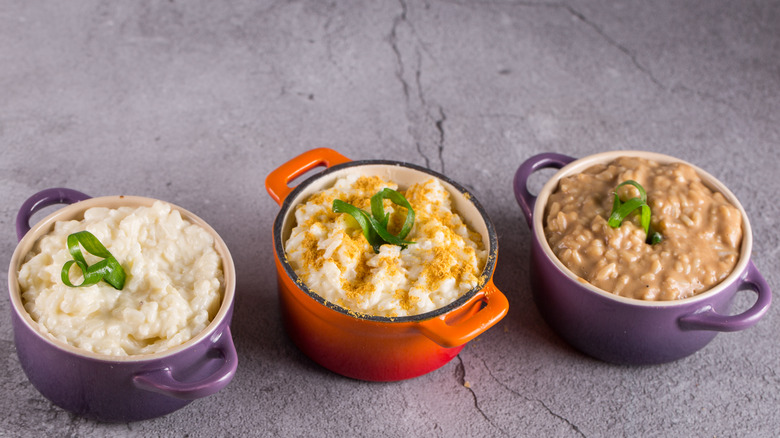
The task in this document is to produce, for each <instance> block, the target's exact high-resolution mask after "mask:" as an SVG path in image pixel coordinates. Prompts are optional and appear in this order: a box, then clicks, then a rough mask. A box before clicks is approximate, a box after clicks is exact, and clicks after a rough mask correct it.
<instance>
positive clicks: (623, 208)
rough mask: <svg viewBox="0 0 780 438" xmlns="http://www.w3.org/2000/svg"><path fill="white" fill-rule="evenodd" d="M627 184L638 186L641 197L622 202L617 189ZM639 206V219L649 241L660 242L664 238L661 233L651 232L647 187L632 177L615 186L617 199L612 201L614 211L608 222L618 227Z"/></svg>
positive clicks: (611, 225)
mask: <svg viewBox="0 0 780 438" xmlns="http://www.w3.org/2000/svg"><path fill="white" fill-rule="evenodd" d="M625 185H632V186H634V187H636V189H637V190H639V197H638V198H631V199H629V200H628V201H626V202H622V201H621V200H620V197H619V196H618V194H617V191H618V189H619V188H621V187H623V186H625ZM637 208H639V209H640V218H639V219H640V222H641V224H642V228H643V229H644V230H645V235H647V239H646V241H647V243H650V244H656V243H659V242H660V241H661V240H662V239H663V238H662V237H661V234H660V233H658V232H657V231H654V232H652V233H651V232H650V206H649V205H647V192H645V188H644V187H642V185H641V184H639V183H638V182H636V181H634V180H631V179H630V180H627V181H623V182H622V183H620V184H618V186H617V187H615V199H614V200H613V202H612V212H611V213H610V215H609V220H608V221H607V223H608V224H609V226H610V227H612V228H617V227H619V226H620V224H621V223H623V220H625V219H626V218H627V217H628V216H629V215H630V214H631V213H633V212H634V210H636V209H637Z"/></svg>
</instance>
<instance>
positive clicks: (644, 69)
mask: <svg viewBox="0 0 780 438" xmlns="http://www.w3.org/2000/svg"><path fill="white" fill-rule="evenodd" d="M561 7H563V8H564V9H566V10H567V11H569V13H570V14H571V15H573V16H574V17H576V18H577V19H578V20H580V21H582V22H583V23H585V24H586V25H588V26H589V27H590V28H591V29H593V30H595V31H596V33H597V34H599V36H601V38H603V39H604V40H605V41H606V42H607V43H609V44H610V45H611V46H613V47H615V48H616V49H618V50H620V51H621V52H623V54H625V55H626V56H628V58H629V59H630V60H631V62H632V63H633V64H634V66H635V67H636V68H637V69H639V71H641V72H642V73H644V74H645V75H647V77H648V78H649V79H650V81H651V82H653V83H654V84H655V85H657V86H658V87H659V88H661V89H663V90H667V87H666V86H664V84H662V83H661V81H659V80H658V79H657V78H656V77H655V76H654V75H653V72H651V71H650V69H648V68H647V67H645V66H644V65H642V63H640V62H639V60H638V59H637V57H636V54H634V53H633V52H632V51H631V50H629V49H628V48H627V47H626V46H624V45H623V44H620V43H619V42H617V41H616V40H615V39H614V38H612V37H611V36H609V35H607V33H606V32H604V30H603V29H602V28H601V27H599V26H598V25H597V24H596V23H594V22H592V21H590V20H589V19H588V18H587V17H586V16H585V15H584V14H583V13H581V12H579V11H578V10H576V9H574V8H573V7H571V6H569V5H567V4H563V5H561Z"/></svg>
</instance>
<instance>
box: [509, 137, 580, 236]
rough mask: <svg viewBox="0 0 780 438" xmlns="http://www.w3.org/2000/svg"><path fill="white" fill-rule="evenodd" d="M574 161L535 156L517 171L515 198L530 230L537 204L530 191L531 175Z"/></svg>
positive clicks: (550, 155) (569, 158) (548, 155)
mask: <svg viewBox="0 0 780 438" xmlns="http://www.w3.org/2000/svg"><path fill="white" fill-rule="evenodd" d="M574 160H575V159H574V158H572V157H570V156H568V155H561V154H554V153H544V154H539V155H534V156H533V157H531V158H529V159H527V160H525V161H524V162H523V164H521V165H520V167H519V168H518V169H517V172H516V173H515V181H514V188H515V198H517V203H518V204H520V208H521V209H522V210H523V214H524V215H525V220H526V222H528V227H529V228H530V227H532V226H533V225H532V224H533V217H534V203H536V196H534V195H532V194H531V192H529V191H528V178H530V177H531V174H533V173H534V172H536V171H537V170H540V169H545V168H548V167H554V168H556V169H560V168H562V167H563V166H565V165H567V164H569V163H571V162H572V161H574Z"/></svg>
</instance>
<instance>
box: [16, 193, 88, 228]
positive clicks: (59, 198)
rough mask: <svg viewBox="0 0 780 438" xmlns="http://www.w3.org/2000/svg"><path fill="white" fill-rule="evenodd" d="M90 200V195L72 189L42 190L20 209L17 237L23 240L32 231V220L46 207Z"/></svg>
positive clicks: (17, 221) (17, 220)
mask: <svg viewBox="0 0 780 438" xmlns="http://www.w3.org/2000/svg"><path fill="white" fill-rule="evenodd" d="M89 198H90V196H89V195H85V194H84V193H81V192H78V191H76V190H72V189H66V188H54V189H46V190H41V191H40V192H38V193H36V194H34V195H32V196H30V197H29V198H28V199H27V200H26V201H24V204H22V207H21V208H20V209H19V213H18V214H17V215H16V237H17V238H18V239H19V240H22V237H24V235H25V234H27V232H28V231H30V218H31V217H32V215H34V214H35V213H36V212H38V211H40V210H41V209H43V208H44V207H48V206H50V205H54V204H73V203H76V202H79V201H83V200H85V199H89Z"/></svg>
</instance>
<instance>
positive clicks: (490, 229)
mask: <svg viewBox="0 0 780 438" xmlns="http://www.w3.org/2000/svg"><path fill="white" fill-rule="evenodd" d="M361 166H395V167H405V168H408V169H411V170H414V171H418V172H421V173H425V174H428V175H429V176H432V177H434V178H437V179H439V180H440V182H442V183H444V184H443V185H444V187H445V189H447V191H448V192H450V196H455V193H452V189H455V190H456V191H457V192H458V193H459V194H460V195H462V196H463V197H464V198H465V200H466V201H468V202H470V203H471V204H472V205H473V206H474V207H475V208H476V210H477V212H478V213H479V216H480V217H481V218H482V221H483V222H484V224H485V227H486V229H487V234H488V240H489V242H488V255H487V259H486V261H485V266H484V268H483V269H482V275H481V276H480V277H479V278H480V281H479V283H477V285H476V286H475V287H473V288H472V289H470V290H469V291H468V292H466V293H464V294H463V295H461V296H460V297H458V298H457V299H455V300H454V301H452V302H450V303H449V304H447V305H445V306H442V307H439V308H437V309H434V310H431V311H429V312H425V313H420V314H417V315H407V316H378V315H371V314H368V313H362V312H358V311H355V310H350V309H347V308H346V307H342V306H339V305H338V304H335V303H332V302H330V301H328V300H326V299H325V298H324V297H322V296H320V295H319V294H317V293H316V292H314V291H312V290H311V289H310V288H309V287H308V286H307V285H306V283H305V282H304V281H303V279H301V278H300V277H299V276H298V274H296V273H295V271H294V270H293V268H292V266H291V265H290V263H289V262H288V261H287V257H286V253H285V250H284V242H282V232H283V226H284V223H285V219H286V218H287V216H289V215H290V214H293V213H294V207H295V206H296V205H298V203H296V204H293V201H295V198H297V197H298V195H300V194H301V192H303V191H304V190H306V188H308V187H309V186H310V185H312V184H314V183H316V182H317V181H318V180H320V179H321V178H324V177H327V176H329V175H331V174H333V173H336V172H346V171H348V169H351V168H354V167H361ZM448 185H449V186H450V187H451V188H450V187H448ZM273 239H274V253H275V255H276V257H277V259H278V260H279V263H280V264H281V266H282V267H283V269H284V272H285V274H286V275H287V276H288V277H289V278H290V279H291V280H292V282H293V283H294V284H295V285H296V286H297V287H298V288H299V289H300V290H301V291H302V292H303V293H304V294H306V295H307V296H309V297H310V298H311V299H313V300H314V301H316V302H317V303H319V304H321V305H322V306H323V307H324V308H327V309H330V310H333V311H335V312H338V313H340V314H343V315H346V316H349V317H352V318H355V319H357V320H362V321H371V322H378V323H415V322H421V321H425V320H429V319H432V318H436V317H439V316H441V315H444V314H447V313H449V312H451V311H453V310H455V309H458V308H459V307H461V306H463V305H465V304H466V303H468V302H469V301H470V300H471V299H472V298H473V297H474V296H475V295H476V294H477V293H478V292H479V291H481V290H482V289H484V288H485V286H486V285H487V284H489V283H490V282H491V281H492V278H493V272H494V271H495V267H496V260H497V257H498V235H497V233H496V230H495V227H494V225H493V222H492V221H491V220H490V217H489V216H488V214H487V212H486V210H485V209H484V208H483V207H482V205H481V204H480V203H479V201H478V200H477V199H476V197H475V196H474V195H473V194H472V193H471V191H470V190H468V189H466V188H465V187H463V186H462V185H460V184H458V183H457V182H455V181H453V180H452V179H450V178H448V177H447V176H445V175H442V174H441V173H439V172H436V171H435V170H431V169H428V168H426V167H422V166H418V165H416V164H413V163H408V162H403V161H394V160H355V161H348V162H345V163H340V164H336V165H334V166H331V167H329V168H327V169H325V170H323V171H321V172H319V173H317V174H315V175H311V176H310V177H309V178H307V179H306V180H305V181H302V182H301V183H300V184H299V185H298V186H296V187H295V188H294V189H293V190H292V191H291V192H290V193H289V194H288V195H287V196H286V197H285V198H284V201H283V202H282V205H281V208H280V210H279V212H278V214H277V215H276V219H275V220H274V226H273ZM483 243H484V242H483ZM279 274H281V273H279ZM280 293H281V290H280Z"/></svg>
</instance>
